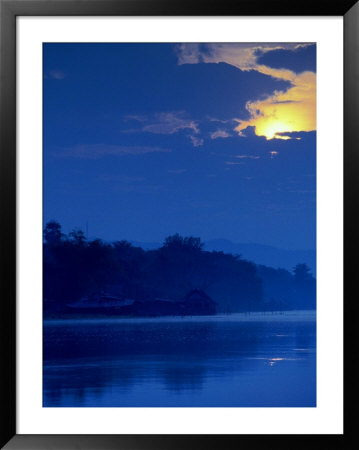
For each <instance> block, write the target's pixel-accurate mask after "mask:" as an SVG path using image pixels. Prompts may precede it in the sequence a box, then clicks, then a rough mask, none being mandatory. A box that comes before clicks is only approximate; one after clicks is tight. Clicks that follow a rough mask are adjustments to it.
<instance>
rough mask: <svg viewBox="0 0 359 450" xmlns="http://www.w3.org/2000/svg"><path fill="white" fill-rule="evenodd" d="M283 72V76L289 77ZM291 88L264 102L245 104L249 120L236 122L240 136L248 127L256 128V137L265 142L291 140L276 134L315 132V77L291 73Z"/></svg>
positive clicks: (310, 73) (311, 73)
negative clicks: (262, 138) (263, 139)
mask: <svg viewBox="0 0 359 450" xmlns="http://www.w3.org/2000/svg"><path fill="white" fill-rule="evenodd" d="M287 72H288V71H286V77H287V78H290V77H289V75H288V73H287ZM291 82H292V87H291V88H289V89H288V90H287V91H285V92H282V91H277V92H275V93H274V94H273V95H272V96H270V97H267V98H266V99H264V100H257V101H253V102H248V103H247V105H246V108H247V110H248V111H249V113H250V118H249V119H248V120H240V119H237V121H238V122H239V125H238V126H237V127H236V128H235V130H236V131H237V132H238V133H239V134H240V135H242V136H243V130H245V129H246V128H247V127H255V133H256V135H257V136H264V137H265V138H266V139H291V137H290V136H285V135H284V136H283V135H280V134H278V133H292V132H300V131H313V130H315V129H316V75H315V73H313V72H303V73H302V74H300V75H298V76H296V75H295V74H294V73H293V72H292V79H291Z"/></svg>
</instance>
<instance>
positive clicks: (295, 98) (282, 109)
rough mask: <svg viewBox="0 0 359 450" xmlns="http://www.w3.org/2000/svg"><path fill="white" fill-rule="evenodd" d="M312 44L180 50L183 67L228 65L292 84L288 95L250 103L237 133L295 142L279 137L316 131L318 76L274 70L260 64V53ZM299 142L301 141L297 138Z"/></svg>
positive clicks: (279, 93) (184, 47)
mask: <svg viewBox="0 0 359 450" xmlns="http://www.w3.org/2000/svg"><path fill="white" fill-rule="evenodd" d="M306 45H309V44H300V43H298V44H295V43H290V44H281V43H277V44H276V43H273V44H263V43H262V44H261V43H259V44H248V43H243V44H208V45H207V51H206V52H203V51H201V49H200V46H199V45H198V44H182V45H180V46H178V49H177V51H178V62H179V64H197V63H199V62H202V63H203V62H205V63H219V62H226V63H227V64H231V65H232V66H235V67H238V68H239V69H240V70H242V71H250V70H255V71H257V72H260V73H262V74H264V75H268V76H271V77H273V78H276V79H278V80H285V81H289V82H290V83H291V84H292V87H290V88H289V89H288V90H287V91H284V92H282V91H276V92H274V94H273V95H271V96H270V97H267V98H265V99H262V100H253V101H249V102H247V105H246V108H247V110H248V111H249V113H250V118H249V119H248V120H241V119H235V120H237V122H238V123H239V125H238V126H237V127H236V128H235V131H237V132H238V133H239V135H241V136H244V133H243V130H245V129H246V128H247V127H249V126H252V127H255V134H256V135H257V136H265V137H266V139H273V138H276V139H284V140H287V139H292V138H291V137H290V136H285V135H280V134H278V133H292V132H300V131H314V130H316V74H315V73H314V72H303V73H301V74H299V75H298V74H296V73H295V72H293V71H291V70H288V69H274V68H272V67H268V66H265V65H262V64H258V63H257V52H258V51H261V52H264V53H265V52H268V51H271V50H276V49H287V50H293V51H294V50H296V49H298V48H299V47H305V46H306ZM297 139H299V138H297Z"/></svg>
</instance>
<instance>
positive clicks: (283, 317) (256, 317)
mask: <svg viewBox="0 0 359 450" xmlns="http://www.w3.org/2000/svg"><path fill="white" fill-rule="evenodd" d="M298 320H299V321H315V320H316V310H314V309H313V310H291V311H273V312H272V311H270V312H268V311H256V312H240V313H232V314H215V315H209V316H205V315H198V316H151V317H149V316H96V317H90V316H87V317H83V316H82V317H81V316H79V317H51V318H50V317H47V318H44V319H43V325H44V326H51V325H64V324H71V323H79V322H80V323H89V324H91V323H143V322H182V321H183V322H219V321H228V322H263V321H265V322H266V321H277V322H278V321H286V322H290V321H298Z"/></svg>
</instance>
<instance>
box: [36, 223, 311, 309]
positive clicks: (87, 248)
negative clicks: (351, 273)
mask: <svg viewBox="0 0 359 450" xmlns="http://www.w3.org/2000/svg"><path fill="white" fill-rule="evenodd" d="M203 246H204V244H203V242H201V240H200V238H196V237H182V236H180V235H179V234H175V235H173V236H169V237H167V238H166V239H165V241H164V243H163V246H162V247H161V248H159V249H156V250H147V251H145V250H143V249H142V248H140V247H135V246H133V245H132V244H131V243H130V242H128V241H124V240H122V241H115V242H112V243H107V242H104V241H102V240H100V239H93V240H88V239H87V238H86V236H85V234H84V232H83V231H82V230H74V231H72V232H71V233H69V234H68V235H65V234H63V233H62V230H61V225H60V224H59V223H58V222H55V221H51V222H48V223H47V224H46V226H45V229H44V247H43V270H44V277H43V280H44V281H43V283H44V285H43V289H44V299H45V306H47V308H48V309H59V310H60V309H61V308H63V307H64V306H65V305H66V304H68V303H70V302H72V301H76V300H79V299H80V298H81V297H84V296H91V295H93V294H100V293H106V294H111V295H121V296H125V297H127V298H130V299H134V300H139V301H146V300H152V299H155V298H164V299H172V300H181V299H183V298H184V297H185V295H186V294H187V293H188V292H189V291H190V290H191V289H196V288H198V289H201V290H203V291H205V292H206V293H207V294H208V295H209V296H210V297H211V298H212V299H213V300H215V301H216V302H217V309H218V311H219V312H236V311H255V310H278V309H296V308H301V309H307V308H308V309H309V308H315V285H316V283H315V279H314V278H313V277H312V275H311V274H310V271H309V269H308V267H307V266H306V265H305V264H298V265H297V266H296V267H295V268H294V272H293V273H290V272H289V271H287V270H284V269H273V268H270V267H266V266H257V265H255V264H253V263H252V262H249V261H246V260H244V259H241V257H240V256H239V255H232V254H225V253H223V252H218V251H212V252H208V251H205V250H204V249H203Z"/></svg>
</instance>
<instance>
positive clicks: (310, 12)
mask: <svg viewBox="0 0 359 450" xmlns="http://www.w3.org/2000/svg"><path fill="white" fill-rule="evenodd" d="M116 15H119V16H130V15H135V16H157V15H162V16H176V15H177V16H252V15H254V16H297V15H300V16H343V17H344V180H345V181H344V194H345V196H344V210H345V214H344V219H345V222H344V234H345V238H346V239H345V241H344V253H345V259H344V261H345V264H346V268H347V270H346V272H344V285H345V291H346V294H347V299H346V301H345V310H344V324H345V336H344V339H345V348H344V359H345V365H344V375H345V377H344V381H345V387H346V389H345V391H344V406H345V407H344V434H343V435H329V434H328V435H17V434H16V224H17V222H16V17H17V16H116ZM0 30H1V34H0V50H1V66H0V70H1V79H0V80H1V81H0V82H1V86H0V88H1V92H0V126H1V129H0V130H1V131H0V183H1V184H0V186H1V188H0V198H1V207H0V211H1V221H0V226H1V228H0V232H1V253H0V254H1V259H2V263H3V264H2V270H1V278H0V280H1V284H0V285H1V293H2V295H1V302H0V305H1V306H0V307H1V323H0V329H1V339H0V342H1V379H2V381H1V392H0V408H1V413H2V418H1V423H0V426H1V437H0V445H1V446H2V447H1V448H6V449H20V448H21V449H49V448H52V449H60V448H61V449H72V448H73V449H75V448H78V449H79V448H80V449H115V448H116V449H146V450H147V449H152V448H153V449H158V450H160V449H181V450H182V449H184V448H188V449H192V448H193V449H200V448H206V449H208V448H216V449H217V448H218V449H219V448H238V447H240V448H244V449H247V448H257V447H258V448H260V447H262V448H276V449H281V448H283V449H284V448H287V447H288V444H289V445H293V444H296V445H298V446H299V447H300V448H314V446H315V447H317V446H318V445H323V444H324V441H325V447H326V448H335V449H340V448H347V447H348V448H350V444H349V442H350V440H351V438H352V437H353V436H354V427H355V424H356V415H355V414H354V413H350V412H349V411H351V410H352V407H353V406H354V405H353V403H354V400H353V399H354V395H353V394H354V393H353V390H354V389H355V382H354V380H355V378H356V377H355V374H356V367H355V365H356V364H355V359H356V351H355V350H354V348H353V346H354V345H355V344H354V343H356V332H355V329H356V323H355V322H356V317H357V315H356V312H357V307H356V298H355V297H356V296H355V292H356V291H355V288H354V281H355V279H356V277H355V272H354V270H355V269H354V267H355V263H353V261H355V259H354V258H355V256H356V253H357V252H356V250H357V238H356V233H357V230H358V221H357V219H356V209H357V207H358V200H357V197H356V193H357V191H358V181H357V180H358V173H359V151H358V142H359V139H358V138H359V125H358V124H359V105H358V103H359V102H358V99H359V2H356V1H355V0H344V1H343V0H342V1H340V2H336V3H333V2H332V3H329V2H324V1H322V0H320V1H315V2H313V1H308V0H302V1H301V2H288V1H282V0H273V1H268V0H257V1H253V0H252V1H251V0H239V1H237V2H235V3H234V2H229V1H227V0H222V1H220V2H218V1H216V2H211V1H207V2H204V3H202V2H201V1H199V0H191V1H188V0H182V1H180V0H172V1H170V0H0ZM354 410H355V409H354ZM4 445H5V447H3V446H4Z"/></svg>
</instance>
